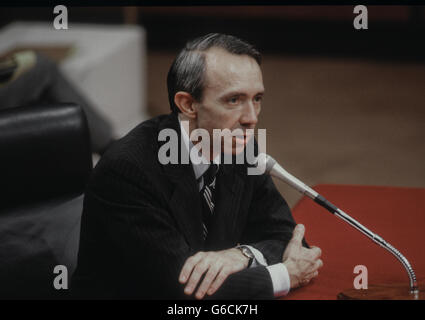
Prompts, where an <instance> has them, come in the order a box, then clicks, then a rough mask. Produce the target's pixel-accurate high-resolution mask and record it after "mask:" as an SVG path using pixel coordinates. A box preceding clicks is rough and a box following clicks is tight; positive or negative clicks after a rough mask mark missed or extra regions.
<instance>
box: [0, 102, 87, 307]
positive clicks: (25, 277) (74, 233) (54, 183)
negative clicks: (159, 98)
mask: <svg viewBox="0 0 425 320" xmlns="http://www.w3.org/2000/svg"><path fill="white" fill-rule="evenodd" d="M91 159H92V158H91V150H90V138H89V131H88V127H87V121H86V118H85V115H84V112H83V110H82V109H81V108H80V107H79V106H77V105H75V104H63V103H62V104H55V105H45V106H28V107H19V108H10V109H3V110H0V298H2V299H11V298H37V299H44V298H66V297H67V296H68V293H67V290H56V289H55V288H54V286H53V283H54V279H55V277H56V276H57V274H54V272H53V271H54V268H55V266H57V265H64V266H66V267H67V270H68V285H69V280H70V278H71V274H72V272H73V271H74V269H75V267H76V261H77V252H78V242H79V233H80V218H81V211H82V201H83V192H84V188H85V185H86V183H87V181H88V178H89V175H90V173H91V169H92V160H91Z"/></svg>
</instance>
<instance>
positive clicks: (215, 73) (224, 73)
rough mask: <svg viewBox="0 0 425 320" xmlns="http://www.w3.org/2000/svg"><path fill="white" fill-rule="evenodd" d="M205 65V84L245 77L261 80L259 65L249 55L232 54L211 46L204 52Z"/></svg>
mask: <svg viewBox="0 0 425 320" xmlns="http://www.w3.org/2000/svg"><path fill="white" fill-rule="evenodd" d="M205 67H206V70H205V71H206V80H207V81H206V82H207V83H206V85H207V86H217V85H219V86H220V85H226V84H227V83H229V82H234V81H239V80H242V79H244V80H246V79H247V78H254V80H258V81H260V82H262V75H261V69H260V66H259V65H258V63H257V62H256V60H255V59H254V58H252V57H250V56H249V55H245V54H241V55H239V54H232V53H230V52H227V51H226V50H225V49H222V48H216V47H213V48H210V49H208V50H207V51H206V52H205Z"/></svg>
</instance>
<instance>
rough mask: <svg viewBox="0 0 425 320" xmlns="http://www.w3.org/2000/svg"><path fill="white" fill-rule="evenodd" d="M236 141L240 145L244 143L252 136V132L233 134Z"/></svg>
mask: <svg viewBox="0 0 425 320" xmlns="http://www.w3.org/2000/svg"><path fill="white" fill-rule="evenodd" d="M234 138H235V140H236V143H237V144H241V145H246V144H247V143H248V141H249V140H250V139H251V138H252V134H243V135H236V136H234Z"/></svg>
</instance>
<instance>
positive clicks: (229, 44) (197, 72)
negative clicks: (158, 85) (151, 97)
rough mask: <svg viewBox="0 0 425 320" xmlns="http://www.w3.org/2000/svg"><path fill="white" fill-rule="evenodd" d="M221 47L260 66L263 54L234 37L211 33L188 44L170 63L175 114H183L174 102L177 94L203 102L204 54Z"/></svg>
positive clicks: (169, 82) (169, 74)
mask: <svg viewBox="0 0 425 320" xmlns="http://www.w3.org/2000/svg"><path fill="white" fill-rule="evenodd" d="M212 47H218V48H222V49H224V50H226V51H227V52H229V53H233V54H240V55H248V56H250V57H252V58H254V59H255V61H257V63H258V65H261V54H260V52H258V51H257V49H255V47H254V46H253V45H251V44H249V43H248V42H246V41H243V40H241V39H239V38H237V37H235V36H231V35H226V34H220V33H210V34H207V35H205V36H202V37H199V38H196V39H194V40H192V41H189V42H187V43H186V45H185V47H184V48H183V49H182V50H181V51H180V52H179V54H178V55H177V57H176V58H175V59H174V61H173V63H172V64H171V67H170V70H169V71H168V76H167V86H168V100H169V102H170V108H171V111H173V112H180V110H179V108H178V107H177V106H176V104H175V103H174V96H175V94H176V93H177V92H178V91H185V92H188V93H190V94H191V95H192V97H193V98H194V99H195V100H197V101H201V99H202V91H203V88H204V84H205V83H204V74H205V51H206V50H208V49H210V48H212Z"/></svg>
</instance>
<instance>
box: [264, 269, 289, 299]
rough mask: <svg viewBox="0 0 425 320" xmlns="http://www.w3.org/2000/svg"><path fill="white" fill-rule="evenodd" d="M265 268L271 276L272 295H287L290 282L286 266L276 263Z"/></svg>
mask: <svg viewBox="0 0 425 320" xmlns="http://www.w3.org/2000/svg"><path fill="white" fill-rule="evenodd" d="M266 268H267V270H268V271H269V273H270V277H271V278H272V283H273V293H274V296H275V297H281V296H285V295H287V294H288V293H289V290H290V289H291V283H290V279H289V273H288V270H287V269H286V266H285V265H284V264H283V263H276V264H273V265H271V266H267V267H266Z"/></svg>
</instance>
